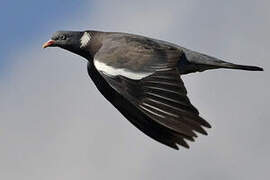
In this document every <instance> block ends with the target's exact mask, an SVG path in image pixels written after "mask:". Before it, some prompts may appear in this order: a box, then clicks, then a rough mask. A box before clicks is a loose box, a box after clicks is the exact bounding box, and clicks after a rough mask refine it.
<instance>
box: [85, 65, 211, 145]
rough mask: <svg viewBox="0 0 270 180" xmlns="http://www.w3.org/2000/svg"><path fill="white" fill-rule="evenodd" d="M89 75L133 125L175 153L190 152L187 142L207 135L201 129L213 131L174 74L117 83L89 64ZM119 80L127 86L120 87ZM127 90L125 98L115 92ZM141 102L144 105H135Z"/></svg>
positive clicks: (121, 85) (168, 73) (121, 79)
mask: <svg viewBox="0 0 270 180" xmlns="http://www.w3.org/2000/svg"><path fill="white" fill-rule="evenodd" d="M88 73H89V75H90V77H91V79H92V80H93V81H94V83H95V85H96V86H97V88H98V89H99V91H100V92H101V93H102V94H103V96H104V97H105V98H106V99H107V100H108V101H110V102H111V103H112V104H113V105H114V106H115V107H116V108H117V109H118V110H119V111H120V112H121V113H122V114H123V115H124V116H125V117H126V118H127V119H128V120H129V121H130V122H131V123H132V124H133V125H135V126H136V127H137V128H138V129H140V130H141V131H143V132H144V133H145V134H147V135H148V136H150V137H151V138H153V139H155V140H156V141H158V142H160V143H162V144H165V145H167V146H169V147H172V148H174V149H178V147H177V144H179V145H181V146H184V147H186V148H189V145H188V144H187V143H186V141H185V139H186V140H189V141H194V138H195V137H197V135H196V134H195V131H196V132H199V133H202V134H205V135H206V134H207V133H206V131H205V130H204V129H203V128H202V127H201V126H204V127H208V128H210V127H211V126H210V125H209V124H208V123H207V122H206V121H205V120H204V119H202V118H201V117H199V116H198V114H199V113H198V111H197V109H196V108H195V107H193V106H192V105H191V103H190V102H189V100H188V98H187V97H186V90H185V88H184V85H183V82H182V81H181V79H180V77H178V76H179V75H178V74H174V75H175V76H172V74H170V73H172V72H161V74H160V73H159V74H155V75H153V76H151V77H150V78H146V80H144V81H140V84H138V81H134V80H131V81H130V80H129V79H125V78H124V77H118V78H120V79H117V80H115V79H111V78H109V77H107V78H108V79H106V80H105V79H104V76H102V75H101V74H100V72H98V71H97V70H96V68H95V67H94V66H93V65H91V64H88ZM173 73H176V72H173ZM173 77H178V78H179V79H178V78H176V79H174V78H173ZM105 78H106V75H105ZM119 80H120V82H121V83H124V84H121V83H120V85H119ZM179 80H180V81H179ZM175 82H177V84H178V85H179V86H181V87H180V88H182V90H183V91H178V90H177V89H179V87H175V85H176V83H175ZM153 83H154V84H153ZM155 83H158V84H159V85H158V86H157V84H155ZM170 83H171V85H172V86H170ZM160 84H161V85H160ZM111 86H114V88H112V87H111ZM123 87H124V88H126V89H125V90H124V92H125V94H124V95H122V93H121V94H120V93H118V92H117V91H116V90H115V89H117V88H123ZM138 88H139V89H138ZM141 88H143V89H141ZM162 89H163V90H162ZM164 90H165V91H164ZM134 92H136V94H134ZM141 93H142V94H141ZM175 93H178V94H175ZM164 97H165V99H164ZM179 98H180V99H179ZM137 99H140V102H135V101H136V100H137Z"/></svg>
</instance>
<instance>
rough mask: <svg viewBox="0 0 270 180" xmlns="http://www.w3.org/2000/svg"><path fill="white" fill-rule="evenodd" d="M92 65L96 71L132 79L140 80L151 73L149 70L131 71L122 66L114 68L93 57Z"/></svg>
mask: <svg viewBox="0 0 270 180" xmlns="http://www.w3.org/2000/svg"><path fill="white" fill-rule="evenodd" d="M94 65H95V67H96V68H97V70H98V71H101V72H103V73H105V74H107V75H109V76H119V75H121V76H124V77H126V78H129V79H134V80H140V79H142V78H145V77H147V76H149V75H151V74H152V73H151V72H133V71H130V70H127V69H124V68H114V67H112V66H109V65H107V64H105V63H102V62H100V61H98V60H96V59H94Z"/></svg>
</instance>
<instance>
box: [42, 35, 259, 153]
mask: <svg viewBox="0 0 270 180" xmlns="http://www.w3.org/2000/svg"><path fill="white" fill-rule="evenodd" d="M48 46H58V47H61V48H63V49H66V50H69V51H71V52H73V53H76V54H78V55H80V56H83V57H84V58H86V59H87V60H88V73H89V76H90V77H91V79H92V80H93V81H94V83H95V85H96V87H97V88H98V89H99V91H100V92H101V93H102V94H103V95H104V97H105V98H106V99H107V100H108V101H110V102H111V103H112V104H113V105H114V106H115V107H116V108H117V109H118V110H119V111H120V112H121V113H122V114H123V115H124V116H125V117H126V118H127V119H128V120H129V121H130V122H131V123H132V124H134V125H135V126H136V127H137V128H139V129H140V130H141V131H143V132H144V133H145V134H147V135H148V136H150V137H152V138H153V139H155V140H157V141H159V142H161V143H163V144H165V145H168V146H170V147H172V148H174V149H178V147H177V144H179V145H182V146H184V147H189V146H188V144H187V143H186V141H185V140H189V141H194V138H196V137H197V134H196V132H197V133H201V134H204V135H207V132H206V130H205V129H204V128H210V127H211V126H210V124H209V123H208V122H207V121H205V120H204V119H203V118H202V117H200V116H199V111H198V110H197V109H196V108H195V107H194V106H193V105H192V104H191V102H190V100H189V99H188V97H187V91H186V88H185V86H184V83H183V81H182V80H181V75H184V74H188V73H193V72H202V71H205V70H209V69H218V68H228V69H241V70H250V71H262V70H263V69H262V68H260V67H256V66H244V65H237V64H233V63H229V62H225V61H222V60H219V59H217V58H214V57H210V56H208V55H204V54H201V53H198V52H195V51H191V50H188V49H186V48H183V47H180V46H178V45H175V44H172V43H169V42H165V41H161V40H156V39H152V38H147V37H144V36H139V35H133V34H127V33H112V32H98V31H82V32H75V31H60V32H57V33H55V34H54V35H53V37H52V40H50V41H49V42H47V43H46V44H44V47H48Z"/></svg>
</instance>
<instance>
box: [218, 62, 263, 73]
mask: <svg viewBox="0 0 270 180" xmlns="http://www.w3.org/2000/svg"><path fill="white" fill-rule="evenodd" d="M221 68H228V69H240V70H246V71H263V68H261V67H257V66H245V65H238V64H232V63H224V64H223V63H222V65H221Z"/></svg>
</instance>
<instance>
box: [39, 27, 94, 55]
mask: <svg viewBox="0 0 270 180" xmlns="http://www.w3.org/2000/svg"><path fill="white" fill-rule="evenodd" d="M90 40H91V36H90V34H89V33H88V32H87V31H57V32H55V33H54V34H53V35H52V37H51V39H50V40H49V41H47V42H46V43H44V44H43V46H42V47H43V48H47V47H60V48H63V49H66V50H68V51H71V52H73V53H75V54H78V55H81V56H84V49H85V47H87V45H88V43H89V42H90Z"/></svg>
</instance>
